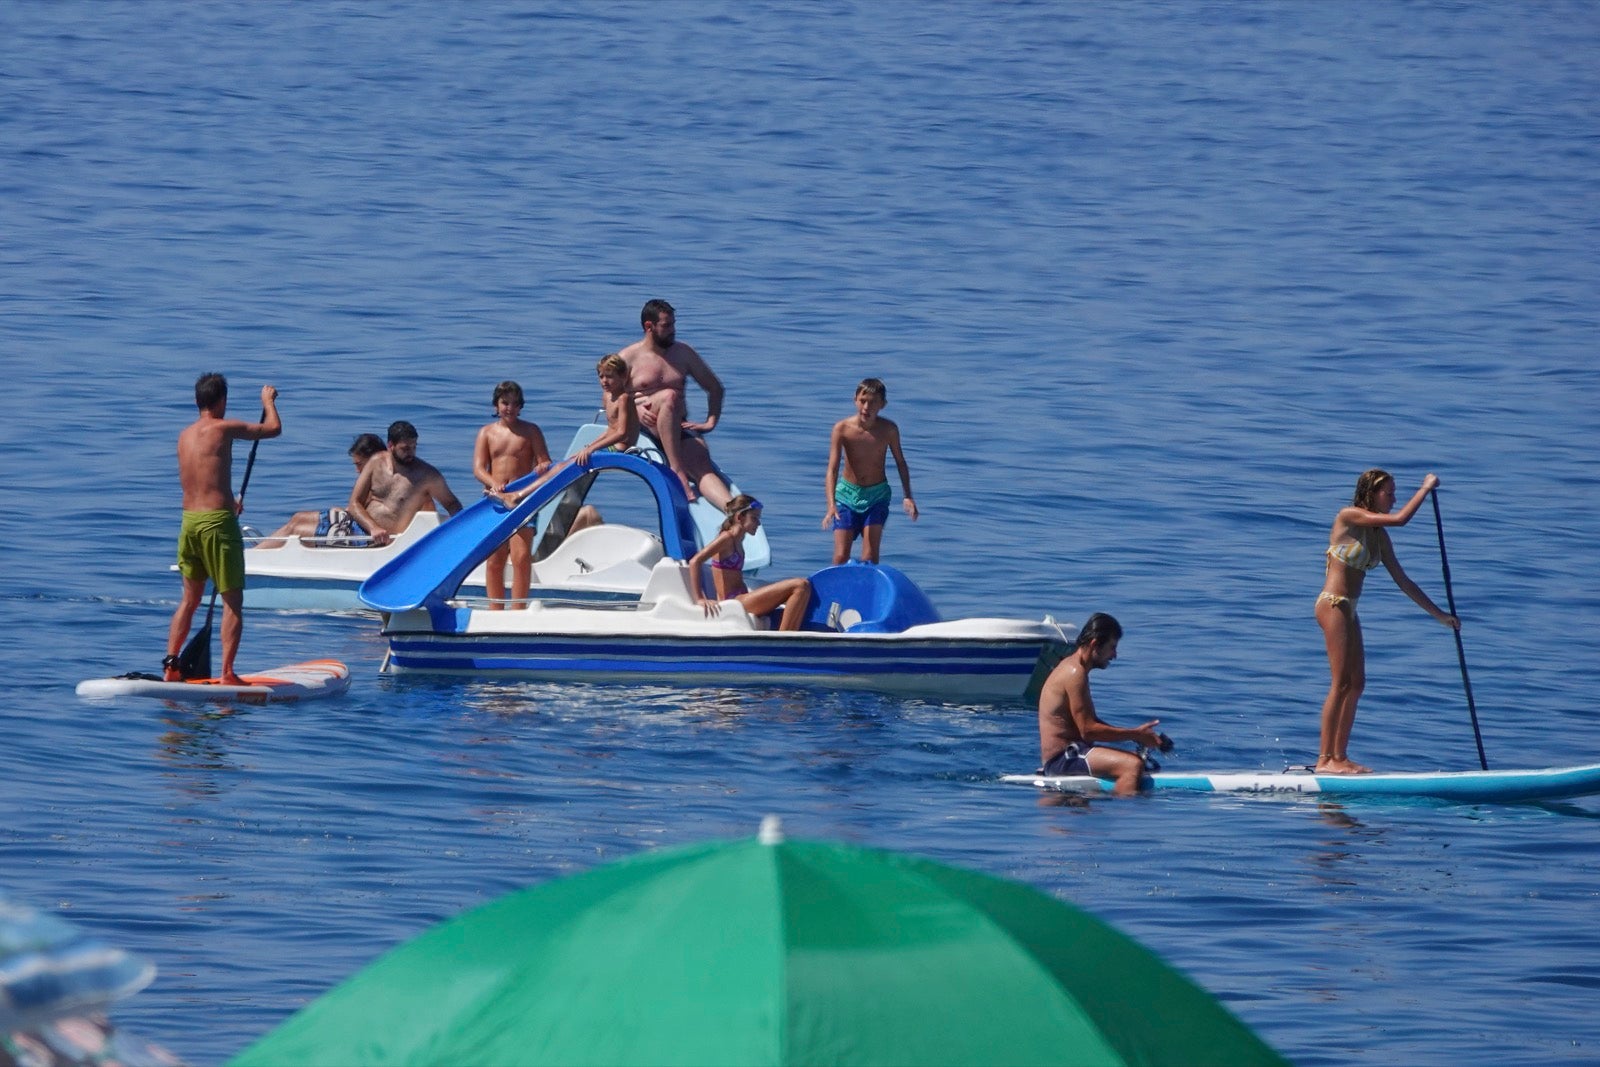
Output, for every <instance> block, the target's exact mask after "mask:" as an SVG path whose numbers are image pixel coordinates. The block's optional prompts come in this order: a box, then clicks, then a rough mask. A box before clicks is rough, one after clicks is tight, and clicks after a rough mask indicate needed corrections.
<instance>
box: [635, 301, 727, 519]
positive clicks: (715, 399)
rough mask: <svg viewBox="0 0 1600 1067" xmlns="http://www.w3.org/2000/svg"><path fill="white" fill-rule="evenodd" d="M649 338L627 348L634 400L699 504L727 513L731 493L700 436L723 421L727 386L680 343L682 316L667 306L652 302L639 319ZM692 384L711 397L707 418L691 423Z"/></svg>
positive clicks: (643, 421) (641, 417) (646, 426)
mask: <svg viewBox="0 0 1600 1067" xmlns="http://www.w3.org/2000/svg"><path fill="white" fill-rule="evenodd" d="M639 324H640V325H641V326H642V327H643V328H644V337H642V338H640V339H639V340H638V341H635V342H634V343H633V344H631V345H629V346H628V347H627V348H624V349H623V350H622V351H621V353H620V355H621V356H622V358H623V360H624V361H625V362H626V363H627V364H628V378H629V382H630V384H631V388H632V390H633V400H634V404H635V406H637V408H638V410H639V422H640V425H642V426H643V427H644V430H645V432H646V433H648V434H650V435H651V436H652V437H654V438H655V439H656V440H657V441H659V442H660V443H661V451H662V452H663V453H664V454H665V455H666V457H667V466H669V467H671V468H672V469H673V471H674V472H675V473H676V474H677V475H678V477H679V479H681V480H682V482H683V488H684V491H685V492H686V493H688V494H689V499H690V500H694V499H695V498H696V497H697V496H698V495H700V494H704V496H705V498H706V499H707V500H709V501H711V503H713V504H715V505H716V506H717V507H719V508H725V507H726V506H727V504H728V500H729V499H730V497H731V496H732V493H731V492H730V491H729V489H728V485H727V483H726V482H724V481H723V480H722V477H721V476H720V475H719V474H717V471H716V467H715V466H714V465H713V464H712V462H711V450H710V449H708V448H707V447H706V443H705V440H704V439H703V438H701V437H696V436H691V432H693V433H695V434H707V433H710V432H711V431H712V430H714V429H716V426H717V420H718V419H720V418H721V417H722V382H721V381H719V380H718V378H717V376H716V375H715V374H713V373H712V372H711V368H710V367H709V366H707V365H706V361H705V360H703V359H701V358H700V353H698V352H696V351H695V350H694V349H692V348H690V347H689V346H688V345H686V344H684V343H683V342H682V341H680V340H678V339H677V315H676V313H675V312H674V311H673V310H672V305H671V304H669V303H667V302H666V301H665V300H651V301H649V302H648V303H646V304H645V306H644V310H643V311H641V312H640V313H639ZM690 378H693V379H694V380H695V382H696V383H698V384H699V386H700V388H702V389H704V390H705V392H706V417H705V421H703V422H690V421H688V418H689V407H688V401H687V399H686V398H685V395H684V392H685V386H686V385H687V383H688V380H689V379H690Z"/></svg>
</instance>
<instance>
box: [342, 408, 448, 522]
mask: <svg viewBox="0 0 1600 1067" xmlns="http://www.w3.org/2000/svg"><path fill="white" fill-rule="evenodd" d="M423 508H443V509H444V511H445V513H446V514H447V515H454V514H455V513H456V512H458V511H460V510H461V501H459V500H457V499H456V495H455V494H454V493H452V492H451V491H450V486H449V485H447V484H445V480H444V475H442V474H440V473H439V470H438V468H436V467H435V466H434V465H433V464H431V463H428V462H426V461H424V460H420V459H418V458H417V428H416V427H415V426H413V425H411V424H410V423H409V422H406V421H405V420H404V419H401V420H399V421H398V422H395V423H392V424H391V425H390V426H389V451H387V452H382V453H380V454H378V455H376V456H373V457H372V459H371V461H370V462H368V463H367V465H366V467H364V468H363V469H362V471H361V477H359V478H357V479H356V485H355V488H354V489H352V490H351V491H350V509H349V510H350V514H352V515H354V516H355V517H356V521H357V522H359V523H360V524H361V526H362V528H363V529H366V530H368V531H370V532H371V533H372V543H373V544H375V545H386V544H388V543H389V542H390V541H391V540H393V539H394V537H395V535H397V534H399V533H400V532H401V531H403V530H404V529H405V528H406V527H407V526H410V525H411V520H412V519H414V518H416V515H417V512H419V511H421V510H422V509H423Z"/></svg>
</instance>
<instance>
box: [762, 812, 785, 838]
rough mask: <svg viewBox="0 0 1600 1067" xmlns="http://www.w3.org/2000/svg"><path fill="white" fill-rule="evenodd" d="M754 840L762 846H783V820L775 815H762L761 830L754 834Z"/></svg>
mask: <svg viewBox="0 0 1600 1067" xmlns="http://www.w3.org/2000/svg"><path fill="white" fill-rule="evenodd" d="M756 840H757V841H759V842H761V843H762V844H763V845H781V844H783V820H782V819H780V818H778V817H777V816H776V815H763V816H762V817H761V829H760V830H759V831H757V833H756Z"/></svg>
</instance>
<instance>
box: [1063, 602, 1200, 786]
mask: <svg viewBox="0 0 1600 1067" xmlns="http://www.w3.org/2000/svg"><path fill="white" fill-rule="evenodd" d="M1121 640H1122V624H1121V623H1119V622H1117V620H1116V619H1114V618H1112V617H1111V616H1110V615H1106V614H1103V613H1101V612H1095V613H1094V614H1093V615H1091V616H1089V618H1088V620H1087V621H1085V622H1084V624H1083V629H1081V630H1079V631H1078V643H1077V644H1076V645H1075V646H1073V649H1072V651H1071V652H1070V653H1068V655H1067V658H1066V659H1064V660H1062V661H1061V662H1060V663H1059V664H1057V665H1056V669H1055V670H1053V671H1051V672H1050V677H1049V678H1047V679H1045V683H1044V688H1043V689H1041V690H1040V692H1039V760H1040V762H1041V764H1042V766H1041V767H1040V768H1039V772H1038V773H1040V774H1048V775H1083V774H1092V775H1094V776H1095V777H1096V778H1110V779H1113V780H1115V782H1116V788H1115V790H1114V792H1116V793H1117V794H1118V795H1119V796H1129V795H1131V794H1133V793H1136V792H1138V791H1139V776H1140V775H1141V774H1142V773H1143V772H1144V760H1143V759H1141V758H1140V757H1139V756H1138V754H1137V753H1133V752H1129V751H1127V750H1125V749H1120V748H1111V747H1109V746H1107V745H1106V744H1104V743H1103V742H1107V741H1132V742H1134V743H1135V744H1139V745H1143V746H1144V747H1146V748H1157V749H1159V748H1166V747H1170V745H1171V742H1170V741H1168V740H1167V739H1166V737H1165V736H1164V735H1162V734H1159V733H1157V732H1156V727H1157V726H1158V725H1159V724H1160V722H1161V720H1160V719H1151V720H1150V721H1149V722H1147V723H1145V724H1144V725H1143V726H1138V727H1135V728H1133V729H1131V730H1128V729H1124V728H1122V727H1119V726H1112V725H1110V724H1109V723H1106V722H1102V721H1101V719H1100V716H1099V715H1098V714H1097V713H1096V712H1095V710H1094V698H1093V697H1091V696H1090V695H1089V672H1090V671H1093V670H1100V669H1104V668H1106V667H1109V666H1111V661H1112V660H1114V659H1116V658H1117V642H1119V641H1121Z"/></svg>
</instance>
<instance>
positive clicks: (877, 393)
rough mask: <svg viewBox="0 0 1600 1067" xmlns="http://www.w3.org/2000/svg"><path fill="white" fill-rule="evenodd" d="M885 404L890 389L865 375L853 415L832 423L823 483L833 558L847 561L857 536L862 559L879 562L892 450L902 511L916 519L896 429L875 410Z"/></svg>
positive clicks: (824, 522)
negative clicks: (841, 472)
mask: <svg viewBox="0 0 1600 1067" xmlns="http://www.w3.org/2000/svg"><path fill="white" fill-rule="evenodd" d="M888 402H889V390H888V387H886V386H885V385H884V384H883V382H881V381H879V380H878V379H877V378H864V379H862V381H861V384H860V385H858V386H856V413H855V414H854V415H852V416H850V417H849V418H847V419H841V420H839V421H838V422H837V423H835V424H834V427H833V437H832V439H831V440H830V441H829V442H828V474H827V478H826V480H825V483H824V484H825V485H826V488H827V494H828V511H827V514H825V515H823V517H822V528H823V529H824V530H832V531H833V562H834V563H835V564H839V563H845V562H848V561H849V559H850V546H851V545H852V544H853V543H854V542H855V539H856V537H857V535H860V537H861V559H862V561H863V562H865V563H876V562H878V552H879V549H880V548H881V547H882V544H883V524H884V523H885V522H887V521H888V519H889V499H890V497H891V495H892V494H891V493H890V491H889V481H888V477H887V475H886V473H885V470H884V468H885V466H886V464H887V460H888V455H889V453H890V452H893V453H894V462H895V466H896V467H897V468H899V471H900V490H901V492H902V494H903V495H904V496H905V504H904V506H905V510H906V514H907V515H910V516H911V519H912V521H913V522H914V521H916V518H917V502H916V501H915V500H913V499H912V498H911V468H910V467H908V466H907V465H906V457H905V454H904V453H903V452H901V450H900V427H898V426H896V425H895V424H894V423H893V422H891V421H890V420H888V419H886V418H883V417H882V416H881V415H880V414H879V412H881V411H882V410H883V408H884V405H885V404H887V403H888ZM841 456H843V457H844V476H843V477H842V478H841V477H840V476H839V459H840V457H841Z"/></svg>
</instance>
